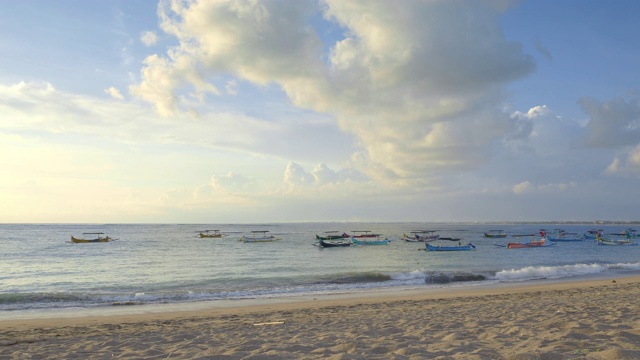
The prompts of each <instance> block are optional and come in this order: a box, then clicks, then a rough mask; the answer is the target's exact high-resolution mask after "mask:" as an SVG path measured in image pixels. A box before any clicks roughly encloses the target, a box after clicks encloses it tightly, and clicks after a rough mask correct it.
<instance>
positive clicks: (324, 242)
mask: <svg viewBox="0 0 640 360" xmlns="http://www.w3.org/2000/svg"><path fill="white" fill-rule="evenodd" d="M318 246H320V247H323V248H328V247H347V246H351V243H350V242H333V241H327V240H322V239H319V240H318Z"/></svg>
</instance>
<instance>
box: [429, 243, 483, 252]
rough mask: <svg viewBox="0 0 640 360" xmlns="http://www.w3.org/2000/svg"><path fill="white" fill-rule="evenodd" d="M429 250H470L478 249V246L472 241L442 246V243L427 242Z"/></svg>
mask: <svg viewBox="0 0 640 360" xmlns="http://www.w3.org/2000/svg"><path fill="white" fill-rule="evenodd" d="M425 246H426V248H427V251H470V250H476V246H475V245H473V244H472V243H468V244H467V245H461V244H459V245H454V246H442V245H431V244H429V243H425Z"/></svg>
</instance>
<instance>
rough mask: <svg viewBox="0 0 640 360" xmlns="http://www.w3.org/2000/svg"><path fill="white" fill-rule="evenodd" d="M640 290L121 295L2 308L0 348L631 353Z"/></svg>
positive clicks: (191, 353) (49, 354)
mask: <svg viewBox="0 0 640 360" xmlns="http://www.w3.org/2000/svg"><path fill="white" fill-rule="evenodd" d="M639 299H640V277H631V278H616V279H608V280H593V281H576V282H546V283H541V282H529V283H527V284H511V285H508V286H478V287H473V288H457V289H438V290H430V291H427V290H420V291H404V292H383V293H380V292H378V293H366V294H357V295H343V296H324V297H316V298H290V299H285V300H281V301H269V302H263V303H260V302H255V301H254V302H248V303H247V302H237V304H238V305H237V306H230V305H225V306H219V305H216V304H215V303H209V304H206V305H204V307H202V308H199V309H196V310H193V309H192V310H180V311H177V310H171V311H160V312H144V311H143V310H142V309H133V308H136V306H130V307H129V308H132V309H133V310H131V313H120V314H118V313H117V312H116V313H113V314H110V315H108V316H106V315H77V316H65V317H59V318H54V317H46V318H44V317H40V318H32V319H12V320H1V321H0V359H552V360H554V359H640V306H639V305H638V301H639ZM201 306H203V305H202V304H201ZM139 308H143V306H140V307H139ZM127 310H128V309H127ZM107 313H109V311H107Z"/></svg>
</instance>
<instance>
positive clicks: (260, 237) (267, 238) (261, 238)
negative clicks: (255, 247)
mask: <svg viewBox="0 0 640 360" xmlns="http://www.w3.org/2000/svg"><path fill="white" fill-rule="evenodd" d="M268 232H269V231H267V230H255V231H252V232H251V235H250V236H246V235H242V237H241V238H240V239H238V241H242V242H246V243H258V242H272V241H278V240H281V239H280V238H278V237H275V236H273V235H268V234H267V233H268Z"/></svg>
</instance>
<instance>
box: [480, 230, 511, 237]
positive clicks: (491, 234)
mask: <svg viewBox="0 0 640 360" xmlns="http://www.w3.org/2000/svg"><path fill="white" fill-rule="evenodd" d="M484 237H486V238H505V237H507V234H506V233H505V232H504V230H489V231H486V232H485V233H484Z"/></svg>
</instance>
